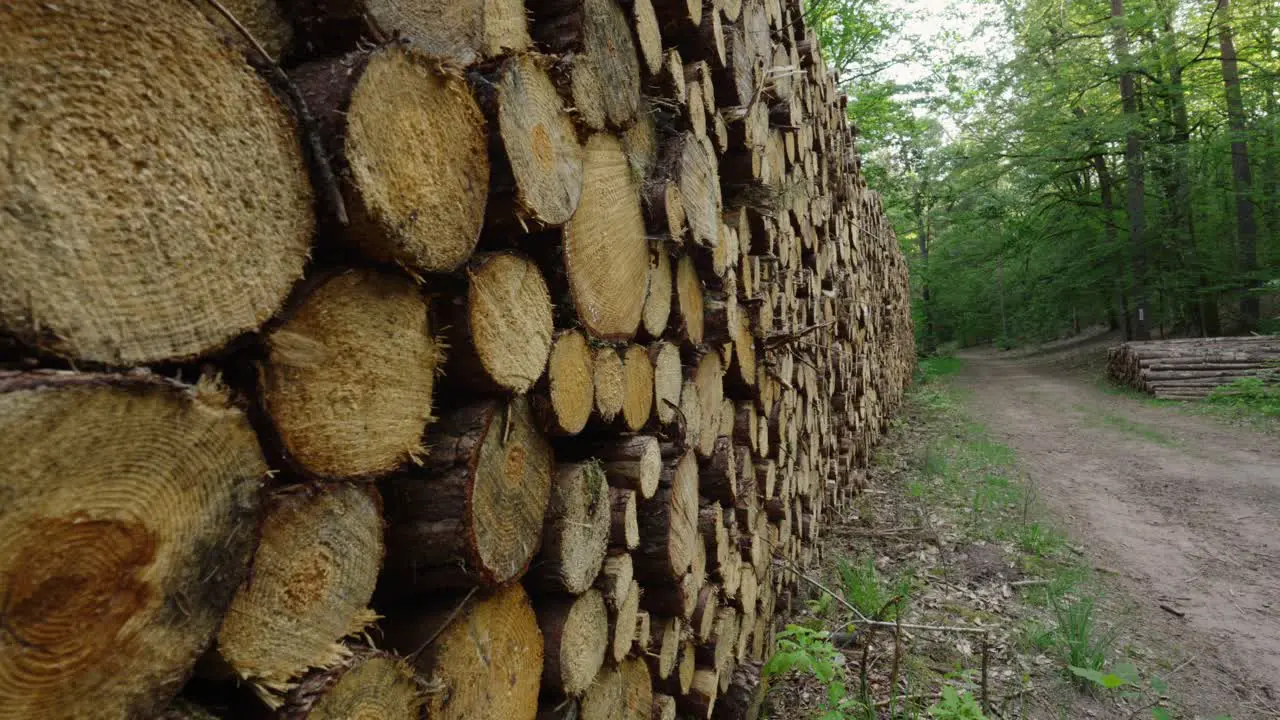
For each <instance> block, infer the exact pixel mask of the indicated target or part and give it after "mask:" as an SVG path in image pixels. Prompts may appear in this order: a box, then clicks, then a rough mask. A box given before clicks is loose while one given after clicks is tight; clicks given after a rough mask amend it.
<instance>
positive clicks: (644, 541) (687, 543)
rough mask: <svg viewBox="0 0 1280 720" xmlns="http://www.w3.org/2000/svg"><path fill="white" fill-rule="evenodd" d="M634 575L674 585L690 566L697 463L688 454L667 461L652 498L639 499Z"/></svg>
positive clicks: (695, 530) (695, 537) (695, 541)
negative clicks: (638, 545)
mask: <svg viewBox="0 0 1280 720" xmlns="http://www.w3.org/2000/svg"><path fill="white" fill-rule="evenodd" d="M639 516H640V547H639V548H637V549H636V552H635V557H634V559H635V569H636V576H637V577H639V578H640V579H641V580H643V581H645V582H656V583H660V582H675V581H678V580H679V579H680V578H681V577H683V576H684V574H685V573H686V572H687V571H688V570H689V568H690V567H691V566H692V563H693V553H694V546H695V545H697V544H699V543H700V542H701V540H700V538H699V537H698V464H697V461H696V460H695V459H694V456H693V454H692V453H685V454H683V455H681V456H679V457H678V458H675V459H672V460H669V461H667V462H666V463H665V464H664V465H663V468H662V475H661V478H660V481H659V488H658V490H657V491H656V492H655V493H654V494H653V497H651V498H648V499H644V500H641V502H640V507H639Z"/></svg>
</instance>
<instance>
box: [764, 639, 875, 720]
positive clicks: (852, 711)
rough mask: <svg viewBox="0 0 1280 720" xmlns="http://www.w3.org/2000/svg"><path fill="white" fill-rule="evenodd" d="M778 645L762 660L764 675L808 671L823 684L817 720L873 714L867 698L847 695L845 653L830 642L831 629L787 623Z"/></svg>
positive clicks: (854, 718)
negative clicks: (820, 709) (843, 672)
mask: <svg viewBox="0 0 1280 720" xmlns="http://www.w3.org/2000/svg"><path fill="white" fill-rule="evenodd" d="M777 646H778V649H777V651H776V652H775V653H774V654H773V657H771V658H769V662H767V663H765V666H764V669H763V673H764V675H765V677H774V676H777V675H785V674H787V673H789V672H799V673H807V674H810V675H812V676H813V677H815V678H817V680H818V682H820V683H822V684H823V685H824V686H826V689H827V692H826V694H825V695H824V696H823V704H822V714H821V715H820V716H819V720H861V719H862V718H871V719H874V718H875V708H874V706H873V705H872V704H871V703H870V702H868V700H867V699H866V698H855V697H852V696H850V695H849V692H848V688H847V686H846V685H845V682H844V680H843V679H842V676H843V675H842V668H843V667H844V656H843V655H841V654H840V651H839V650H837V649H836V647H835V645H832V644H831V633H829V632H827V631H826V630H814V629H812V628H807V627H803V626H800V625H788V626H787V629H786V630H783V631H782V632H781V633H778V643H777Z"/></svg>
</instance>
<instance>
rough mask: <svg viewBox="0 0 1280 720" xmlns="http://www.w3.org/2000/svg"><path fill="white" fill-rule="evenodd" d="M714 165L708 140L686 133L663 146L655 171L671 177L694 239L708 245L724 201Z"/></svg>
mask: <svg viewBox="0 0 1280 720" xmlns="http://www.w3.org/2000/svg"><path fill="white" fill-rule="evenodd" d="M699 112H702V111H699ZM704 122H705V117H704ZM716 167H717V163H716V156H715V150H714V148H713V147H712V146H711V144H710V142H709V141H708V140H706V139H705V137H703V138H699V137H697V136H696V134H694V133H686V134H684V135H680V136H677V137H676V138H674V139H672V140H671V141H670V142H668V143H666V144H665V145H664V146H663V148H662V152H661V157H660V159H659V160H658V169H657V171H656V172H657V174H658V176H659V177H662V178H669V179H671V180H672V181H674V182H675V183H676V185H677V186H678V187H679V188H680V197H681V198H683V200H684V203H683V205H684V215H685V219H686V220H687V221H688V223H689V230H690V232H691V233H692V237H693V241H694V242H695V243H698V244H701V245H705V246H707V247H713V246H715V245H716V243H717V242H718V240H719V235H720V213H721V208H722V205H723V201H722V199H721V196H720V176H719V173H718V172H717V170H716Z"/></svg>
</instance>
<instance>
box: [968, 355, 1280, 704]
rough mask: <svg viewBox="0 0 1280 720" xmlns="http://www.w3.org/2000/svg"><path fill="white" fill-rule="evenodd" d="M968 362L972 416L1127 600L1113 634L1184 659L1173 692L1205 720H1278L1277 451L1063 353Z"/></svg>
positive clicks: (1274, 443) (1276, 443) (1273, 444)
mask: <svg viewBox="0 0 1280 720" xmlns="http://www.w3.org/2000/svg"><path fill="white" fill-rule="evenodd" d="M964 359H965V361H966V364H965V367H964V370H963V371H962V372H961V374H960V375H959V376H958V377H957V382H958V383H959V384H960V385H961V386H962V387H966V388H967V389H969V390H970V391H971V397H970V399H969V401H968V405H969V408H970V413H971V415H972V416H973V417H974V419H975V420H978V421H980V422H982V423H984V424H985V425H986V426H987V427H988V428H990V430H991V431H992V433H993V434H994V435H995V436H996V437H997V438H998V439H1000V440H1001V441H1002V442H1004V443H1006V444H1008V445H1009V446H1011V447H1012V448H1013V449H1014V450H1016V451H1017V453H1018V456H1019V458H1020V460H1021V462H1022V464H1023V467H1024V469H1025V470H1026V472H1027V473H1028V476H1029V478H1030V481H1031V482H1033V483H1034V484H1035V486H1036V490H1035V491H1036V493H1037V494H1038V495H1039V497H1040V499H1041V501H1042V502H1043V503H1044V505H1045V506H1046V507H1047V508H1048V509H1049V511H1050V512H1051V513H1052V514H1053V515H1054V517H1055V518H1056V520H1057V521H1058V523H1059V524H1060V525H1065V527H1066V528H1067V529H1068V530H1069V531H1070V533H1071V535H1072V536H1073V540H1075V541H1076V542H1077V543H1078V544H1079V546H1080V547H1081V548H1082V549H1083V550H1084V552H1085V553H1086V554H1087V555H1088V556H1089V557H1090V559H1091V560H1092V561H1093V564H1094V566H1095V567H1096V568H1098V569H1100V570H1102V573H1100V575H1101V576H1102V577H1103V578H1104V584H1105V585H1106V586H1107V587H1108V588H1113V589H1114V591H1115V593H1116V594H1117V595H1119V596H1122V597H1124V596H1127V599H1129V600H1131V601H1132V605H1131V607H1132V609H1133V612H1132V613H1124V614H1123V615H1122V616H1121V617H1119V618H1118V622H1119V624H1121V625H1122V626H1123V630H1124V632H1125V633H1127V634H1128V635H1130V636H1131V637H1134V638H1135V639H1137V640H1138V641H1139V642H1140V643H1141V644H1143V645H1145V646H1147V647H1150V648H1153V649H1154V651H1155V652H1157V653H1172V654H1174V655H1176V657H1165V658H1161V661H1163V662H1164V663H1166V667H1168V665H1169V664H1171V665H1173V666H1175V667H1176V666H1177V665H1178V664H1180V663H1181V662H1182V661H1183V660H1189V661H1190V662H1189V663H1187V664H1185V665H1184V666H1183V667H1182V668H1180V669H1178V671H1177V672H1176V675H1175V676H1174V677H1172V678H1168V679H1169V681H1170V684H1171V685H1172V686H1173V690H1174V693H1175V694H1176V695H1177V696H1178V697H1179V698H1180V699H1181V700H1182V701H1184V702H1186V703H1187V704H1188V705H1189V706H1191V707H1192V708H1193V709H1195V711H1196V712H1197V714H1199V715H1202V716H1204V717H1215V716H1217V715H1218V714H1225V713H1229V714H1230V715H1231V717H1233V718H1235V720H1242V719H1243V718H1280V438H1276V437H1271V436H1267V435H1263V434H1259V433H1256V432H1252V431H1249V430H1245V429H1240V428H1234V427H1229V426H1227V425H1225V424H1223V423H1220V422H1217V421H1215V420H1213V419H1211V418H1203V417H1198V416H1192V415H1189V414H1187V413H1183V412H1180V411H1178V410H1176V409H1172V408H1168V407H1155V406H1151V405H1148V404H1145V403H1143V402H1141V401H1140V400H1138V399H1135V398H1133V397H1129V396H1125V395H1112V394H1109V393H1105V392H1103V391H1102V390H1101V389H1100V388H1099V387H1098V386H1097V384H1096V383H1095V382H1094V381H1093V379H1092V378H1090V377H1089V376H1088V375H1086V374H1084V373H1082V372H1080V371H1078V370H1073V369H1071V368H1070V366H1069V365H1065V364H1064V363H1063V359H1064V358H1063V356H1042V357H1028V358H1004V357H1001V356H1000V355H999V354H997V353H994V352H977V353H972V354H968V355H965V356H964ZM1162 605H1164V606H1167V607H1168V608H1170V609H1172V610H1173V611H1175V612H1176V613H1184V615H1183V616H1182V617H1178V616H1177V615H1176V614H1175V612H1170V611H1169V610H1165V609H1162V608H1161V606H1162ZM1139 664H1140V665H1141V664H1142V663H1139ZM1157 670H1158V668H1157ZM1165 672H1167V670H1166V671H1165Z"/></svg>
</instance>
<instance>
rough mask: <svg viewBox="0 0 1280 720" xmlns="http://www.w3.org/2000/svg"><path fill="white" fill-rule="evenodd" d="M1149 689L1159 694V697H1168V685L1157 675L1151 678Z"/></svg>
mask: <svg viewBox="0 0 1280 720" xmlns="http://www.w3.org/2000/svg"><path fill="white" fill-rule="evenodd" d="M1151 689H1152V690H1155V691H1156V692H1157V693H1160V694H1161V695H1168V694H1169V683H1167V682H1165V681H1164V678H1161V677H1160V676H1158V675H1157V676H1155V677H1153V678H1151Z"/></svg>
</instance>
